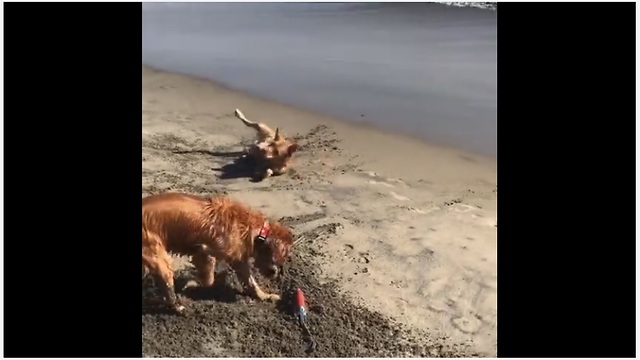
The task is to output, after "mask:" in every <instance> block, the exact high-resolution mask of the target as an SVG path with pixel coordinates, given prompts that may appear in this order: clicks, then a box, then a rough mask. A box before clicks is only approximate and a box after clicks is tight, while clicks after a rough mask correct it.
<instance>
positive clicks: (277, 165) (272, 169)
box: [235, 109, 298, 179]
mask: <svg viewBox="0 0 640 360" xmlns="http://www.w3.org/2000/svg"><path fill="white" fill-rule="evenodd" d="M235 115H236V117H237V118H238V119H240V120H241V121H242V122H243V123H244V124H245V125H246V126H248V127H250V128H252V129H254V130H255V131H256V141H255V142H254V143H253V144H251V145H250V146H249V147H248V149H247V156H249V157H250V158H252V159H253V160H255V161H257V163H258V164H259V165H260V168H261V169H260V170H261V171H262V174H261V176H262V178H263V179H266V178H268V177H271V176H274V175H281V174H284V173H285V172H287V170H289V168H290V166H291V159H292V157H293V154H294V153H295V152H296V151H297V150H298V144H296V143H293V142H291V141H289V140H288V139H286V138H285V136H284V134H282V133H281V132H280V129H278V128H276V131H273V130H272V129H271V128H270V127H269V126H267V125H266V124H263V123H260V122H253V121H249V119H247V117H246V116H244V114H243V113H242V112H241V111H240V109H236V111H235Z"/></svg>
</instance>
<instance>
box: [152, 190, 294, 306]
mask: <svg viewBox="0 0 640 360" xmlns="http://www.w3.org/2000/svg"><path fill="white" fill-rule="evenodd" d="M292 244H293V234H292V232H291V230H290V229H289V228H287V227H285V226H283V225H281V224H279V223H278V222H275V221H269V220H268V219H267V217H266V216H264V215H263V214H261V213H260V212H258V211H255V210H252V209H250V208H249V207H247V206H245V205H243V204H241V203H239V202H236V201H234V200H232V199H230V198H228V197H212V198H204V197H200V196H194V195H189V194H181V193H164V194H158V195H152V196H148V197H146V198H143V199H142V269H143V273H145V269H146V270H148V271H149V272H150V273H151V274H152V275H153V276H154V277H155V279H156V282H157V283H158V285H159V286H160V288H161V290H162V291H163V294H164V295H165V298H166V300H167V302H168V304H169V306H170V307H171V308H172V309H173V310H175V311H177V312H182V311H183V310H184V309H185V308H184V306H182V305H179V304H178V302H177V298H176V293H175V289H174V279H173V269H172V261H171V257H170V255H169V254H178V255H185V256H191V261H192V263H193V265H194V266H195V268H196V272H197V280H198V282H199V283H200V285H202V286H211V285H212V284H213V280H214V269H215V264H216V260H221V261H224V262H226V263H227V264H229V265H230V266H231V268H232V269H233V270H234V271H235V272H236V274H237V275H238V278H239V279H240V281H241V282H242V283H243V285H244V286H245V287H246V289H247V290H248V292H249V294H250V295H251V296H253V297H254V298H256V299H259V300H271V301H277V300H279V299H280V296H279V295H277V294H269V293H266V292H264V291H263V290H262V289H260V287H259V286H258V284H257V283H256V280H255V279H254V277H253V276H252V274H251V263H250V260H251V259H253V260H254V266H255V267H256V268H257V269H258V270H259V271H260V272H261V273H262V274H264V275H265V276H267V277H274V276H276V275H278V273H279V272H280V268H281V267H282V264H283V263H284V262H285V261H286V260H287V258H288V257H289V252H290V250H291V246H292Z"/></svg>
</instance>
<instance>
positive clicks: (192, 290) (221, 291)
mask: <svg viewBox="0 0 640 360" xmlns="http://www.w3.org/2000/svg"><path fill="white" fill-rule="evenodd" d="M232 278H233V277H232V276H230V274H229V273H228V270H223V271H222V272H218V273H216V278H215V281H214V282H213V285H212V286H210V287H203V286H194V287H188V288H185V289H183V287H184V284H186V283H187V281H189V279H187V278H179V279H176V288H177V289H182V290H180V291H178V293H179V294H181V295H183V296H185V297H187V298H189V299H191V300H193V301H203V300H212V301H216V302H223V303H234V302H237V301H238V300H239V298H240V296H243V295H244V293H243V292H242V291H240V290H238V289H237V288H236V287H235V286H234V284H233V282H232V280H230V279H232Z"/></svg>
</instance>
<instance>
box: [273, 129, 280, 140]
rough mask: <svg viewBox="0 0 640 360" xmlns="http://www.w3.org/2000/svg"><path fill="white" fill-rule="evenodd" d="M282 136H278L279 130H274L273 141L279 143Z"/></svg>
mask: <svg viewBox="0 0 640 360" xmlns="http://www.w3.org/2000/svg"><path fill="white" fill-rule="evenodd" d="M281 138H282V136H280V128H276V135H275V136H274V137H273V140H275V141H280V140H281Z"/></svg>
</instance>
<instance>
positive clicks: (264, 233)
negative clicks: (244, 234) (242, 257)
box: [258, 221, 271, 242]
mask: <svg viewBox="0 0 640 360" xmlns="http://www.w3.org/2000/svg"><path fill="white" fill-rule="evenodd" d="M270 230H271V226H269V222H268V221H265V222H264V224H262V229H260V232H259V233H258V240H260V241H262V242H267V238H269V231H270Z"/></svg>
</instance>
